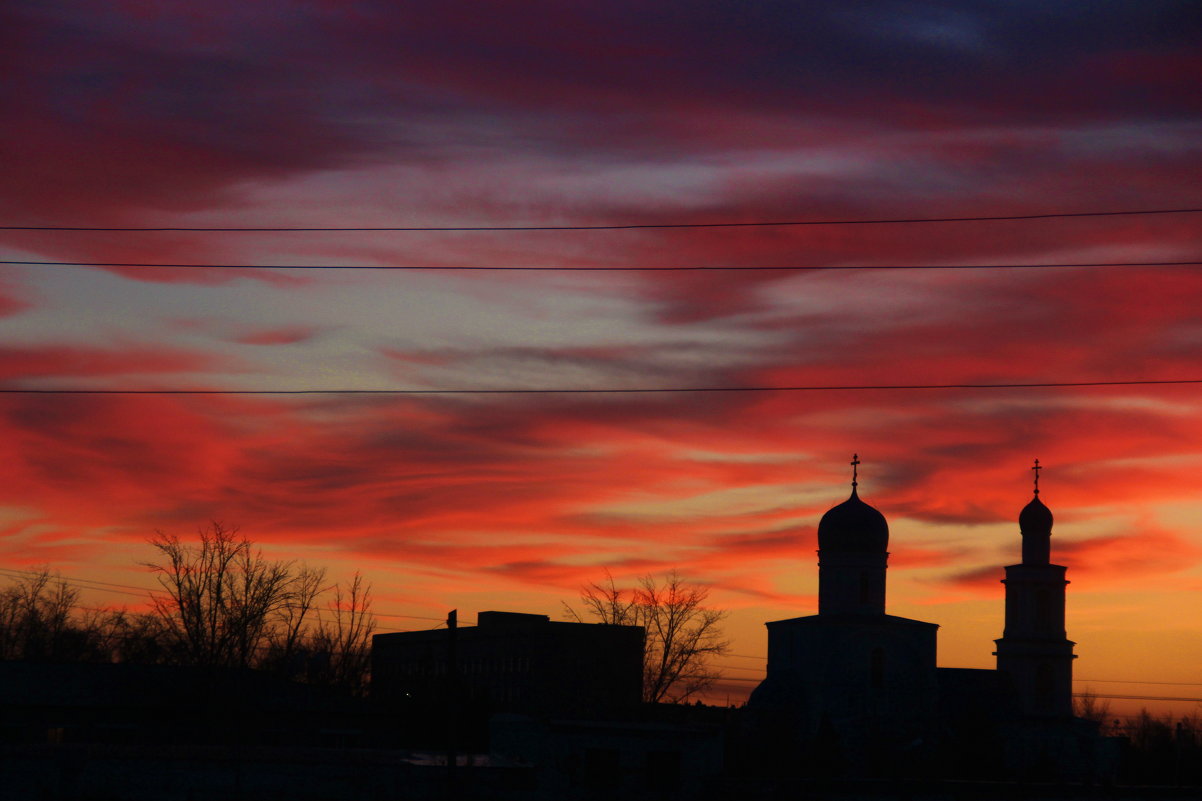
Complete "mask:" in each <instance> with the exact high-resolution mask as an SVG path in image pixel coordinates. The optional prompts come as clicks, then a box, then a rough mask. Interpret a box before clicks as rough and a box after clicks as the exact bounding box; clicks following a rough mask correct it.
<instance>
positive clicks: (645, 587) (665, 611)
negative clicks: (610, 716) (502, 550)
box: [564, 570, 730, 703]
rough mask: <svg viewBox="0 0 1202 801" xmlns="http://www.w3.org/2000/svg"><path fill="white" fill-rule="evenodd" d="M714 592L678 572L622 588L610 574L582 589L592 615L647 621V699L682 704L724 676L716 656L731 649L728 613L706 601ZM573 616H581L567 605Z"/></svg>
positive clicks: (623, 622) (611, 620) (620, 621)
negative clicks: (726, 632)
mask: <svg viewBox="0 0 1202 801" xmlns="http://www.w3.org/2000/svg"><path fill="white" fill-rule="evenodd" d="M708 597H709V591H708V590H707V589H706V588H705V587H702V586H700V585H698V584H693V583H690V582H688V581H686V580H684V579H682V578H681V577H680V575H679V574H678V573H677V572H676V571H675V570H673V571H671V572H670V573H667V574H666V575H664V577H663V580H662V581H660V580H658V579H656V577H655V576H652V575H647V576H643V577H642V578H640V579H639V581H638V586H637V587H635V588H630V589H623V588H619V587H618V586H617V585H616V584H615V583H614V580H613V577H612V576H610V575H609V574H608V573H607V574H606V582H605V583H604V584H596V583H594V584H589V585H588V586H587V587H584V588H583V589H582V590H581V593H580V602H581V604H582V605H583V607H584V613H585V615H587V616H588V617H590V618H592V619H594V620H596V621H598V622H600V623H606V624H609V625H617V626H642V627H643V628H644V629H645V631H646V634H647V640H646V645H645V646H644V648H643V700H644V701H648V702H651V703H682V702H684V701H687V700H689V699H690V698H693V697H694V696H696V695H697V694H698V693H700V692H702V691H704V690H705V689H707V688H708V687H710V686H711V685H712V684H713V683H714V682H715V681H716V680H717V679H719V678H721V675H722V674H721V671H720V670H718V669H717V668H715V667H713V666H712V665H711V664H710V661H709V660H710V659H711V657H716V656H721V655H722V654H724V653H726V652H727V650H728V648H729V646H730V643H729V642H728V641H727V640H725V639H724V638H723V633H722V621H723V620H725V619H726V612H725V611H722V610H717V609H710V608H709V607H707V606H705V601H706V599H707V598H708ZM564 608H565V610H566V612H567V614H568V616H569V617H571V618H572V619H574V620H578V621H582V620H583V618H582V616H581V615H580V614H579V613H578V612H576V610H575V609H573V608H572V607H571V606H569V605H568V604H566V603H565V604H564Z"/></svg>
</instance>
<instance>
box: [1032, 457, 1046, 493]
mask: <svg viewBox="0 0 1202 801" xmlns="http://www.w3.org/2000/svg"><path fill="white" fill-rule="evenodd" d="M1031 469H1032V470H1034V471H1035V494H1036V495H1038V494H1039V471H1040V470H1042V469H1043V468H1042V467H1040V466H1039V460H1038V459H1036V460H1035V466H1034V467H1032V468H1031Z"/></svg>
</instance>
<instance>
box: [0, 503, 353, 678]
mask: <svg viewBox="0 0 1202 801" xmlns="http://www.w3.org/2000/svg"><path fill="white" fill-rule="evenodd" d="M150 545H151V546H152V549H153V557H152V560H151V561H148V562H146V563H144V564H145V565H146V567H147V568H148V569H149V570H150V571H152V572H153V573H154V575H155V576H156V577H157V579H158V582H159V585H160V590H158V591H156V592H154V593H152V594H151V595H150V596H149V598H148V600H149V606H150V608H149V609H148V610H146V611H130V610H128V609H125V608H121V609H108V608H90V607H85V606H83V605H82V604H81V603H80V591H79V590H78V589H77V588H75V587H73V586H71V585H70V584H69V583H68V582H67V581H65V580H62V579H60V578H58V577H57V576H55V575H53V574H52V573H51V572H50V570H49V569H48V568H47V569H42V570H38V571H32V572H25V573H19V574H13V575H14V576H15V577H13V578H11V579H10V581H9V582H8V584H7V586H4V587H2V588H0V659H4V660H18V659H19V660H30V661H54V662H121V663H136V664H160V665H187V666H195V667H215V668H254V669H258V670H266V671H271V672H273V673H275V674H278V675H281V676H283V677H286V678H289V679H292V680H297V681H303V682H307V683H311V684H318V685H325V686H330V687H337V688H341V689H343V690H346V691H349V692H352V693H355V694H362V693H363V692H364V691H365V690H366V688H367V682H368V678H369V676H368V672H369V666H370V657H371V635H372V632H373V630H374V628H375V621H374V618H373V616H372V614H371V588H370V587H369V586H368V585H366V584H365V583H364V581H363V579H362V577H361V576H360V575H359V574H358V573H356V574H355V576H354V577H353V578H352V579H351V580H350V581H349V582H345V583H341V584H337V583H336V584H329V583H327V580H326V572H325V570H324V568H313V567H309V566H307V565H305V564H302V563H297V562H293V561H271V560H268V559H266V558H265V557H264V556H263V554H262V552H261V551H259V550H258V549H256V548H255V547H254V546H253V544H252V543H251V542H250V541H249V540H247V539H246V538H245V537H242V536H240V535H239V534H238V530H237V529H236V528H229V527H226V526H223V525H221V524H219V523H213V524H211V525H210V526H209V527H208V528H206V529H202V530H201V531H200V532H199V533H198V539H197V541H196V542H194V543H187V542H184V541H182V540H181V539H179V538H178V537H176V536H174V535H167V534H163V533H157V534H156V535H155V536H154V537H153V538H152V539H151V540H150Z"/></svg>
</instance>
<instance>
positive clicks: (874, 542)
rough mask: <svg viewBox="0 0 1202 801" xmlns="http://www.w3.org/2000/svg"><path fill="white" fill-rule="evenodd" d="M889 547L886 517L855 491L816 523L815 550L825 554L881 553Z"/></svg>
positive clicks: (853, 488)
mask: <svg viewBox="0 0 1202 801" xmlns="http://www.w3.org/2000/svg"><path fill="white" fill-rule="evenodd" d="M888 547H889V524H888V523H887V522H886V521H885V516H884V515H883V514H881V513H880V512H878V511H877V510H876V509H874V508H873V507H871V506H869V505H868V504H866V503H864V502H863V501H862V500H860V496H859V495H857V494H856V488H855V487H854V486H853V487H852V488H851V497H850V498H848V499H847V500H846V501H844V502H843V503H841V504H839V505H838V506H836V507H834V508H833V509H829V510H828V511H827V513H826V514H824V515H823V516H822V520H820V521H819V522H818V549H819V550H821V551H825V552H827V553H840V552H843V553H883V552H884V551H885V550H886V549H887V548H888Z"/></svg>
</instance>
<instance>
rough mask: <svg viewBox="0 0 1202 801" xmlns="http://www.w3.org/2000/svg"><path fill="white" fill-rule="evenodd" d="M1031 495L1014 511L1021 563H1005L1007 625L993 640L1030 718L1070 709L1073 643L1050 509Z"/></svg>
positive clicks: (1000, 665)
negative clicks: (1054, 553)
mask: <svg viewBox="0 0 1202 801" xmlns="http://www.w3.org/2000/svg"><path fill="white" fill-rule="evenodd" d="M1032 469H1034V470H1035V471H1036V479H1035V497H1034V498H1032V499H1031V502H1030V503H1028V504H1027V505H1026V507H1024V508H1023V510H1022V513H1021V514H1019V516H1018V525H1019V529H1020V530H1021V532H1022V539H1023V557H1022V562H1021V563H1020V564H1017V565H1009V566H1007V567H1006V578H1004V579H1003V580H1002V583H1004V584H1005V585H1006V629H1005V631H1004V632H1003V634H1002V637H1001V639H999V640H996V641H995V642H996V643H997V651H995V652H994V654H995V656H997V669H998V671H999V672H1002V673H1005V674H1006V675H1007V676H1009V677H1010V681H1011V682H1013V684H1014V688H1015V690H1016V691H1017V693H1018V700H1019V704H1020V709H1021V710H1022V714H1023V715H1024V716H1025V717H1029V718H1051V719H1055V718H1065V717H1071V716H1072V712H1073V705H1072V687H1073V660H1074V659H1076V656H1074V655H1073V645H1075V643H1073V642H1071V641H1070V640H1069V639H1068V638H1067V637H1066V636H1065V630H1064V603H1065V597H1064V591H1065V586H1066V585H1067V584H1068V581H1067V580H1065V578H1064V575H1065V572H1066V571H1067V568H1066V567H1064V566H1063V565H1054V564H1051V563H1050V562H1051V541H1052V511H1051V510H1050V509H1048V507H1046V506H1044V505H1043V502H1042V501H1040V500H1039V478H1038V475H1039V473H1038V471H1039V470H1040V466H1039V460H1038V459H1037V460H1036V461H1035V467H1034V468H1032Z"/></svg>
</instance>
